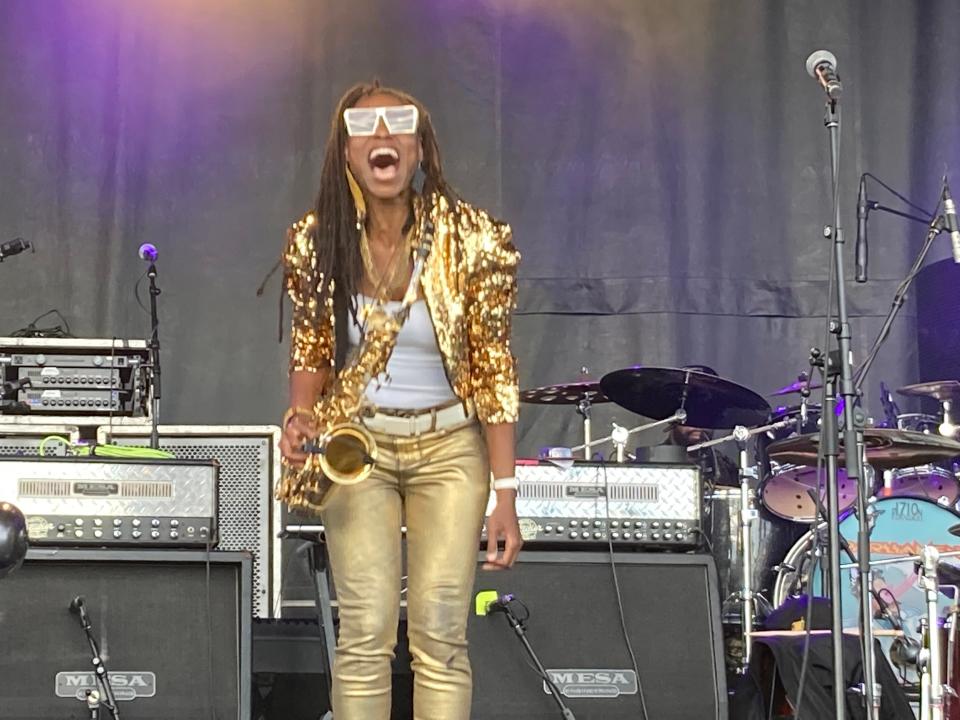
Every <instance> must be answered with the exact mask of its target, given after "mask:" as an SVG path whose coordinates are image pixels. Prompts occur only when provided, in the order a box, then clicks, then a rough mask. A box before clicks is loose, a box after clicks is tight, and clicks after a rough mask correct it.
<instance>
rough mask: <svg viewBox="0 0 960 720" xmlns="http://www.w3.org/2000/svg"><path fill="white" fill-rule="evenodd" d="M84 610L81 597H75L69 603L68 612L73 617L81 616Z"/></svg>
mask: <svg viewBox="0 0 960 720" xmlns="http://www.w3.org/2000/svg"><path fill="white" fill-rule="evenodd" d="M85 609H86V605H84V604H83V595H77V596H76V597H75V598H74V599H73V600H71V601H70V612H72V613H73V614H74V615H82V614H83V611H84V610H85Z"/></svg>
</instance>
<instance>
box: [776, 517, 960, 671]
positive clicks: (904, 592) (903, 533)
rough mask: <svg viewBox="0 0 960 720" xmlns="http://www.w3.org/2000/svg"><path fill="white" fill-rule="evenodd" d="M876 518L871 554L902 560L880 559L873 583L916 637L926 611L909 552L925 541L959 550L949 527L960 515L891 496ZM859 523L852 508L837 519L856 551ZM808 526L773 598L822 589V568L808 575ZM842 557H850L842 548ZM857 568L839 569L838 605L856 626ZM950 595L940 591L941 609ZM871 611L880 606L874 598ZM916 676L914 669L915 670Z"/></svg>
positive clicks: (848, 624) (884, 623)
mask: <svg viewBox="0 0 960 720" xmlns="http://www.w3.org/2000/svg"><path fill="white" fill-rule="evenodd" d="M876 512H877V515H876V524H875V525H874V528H873V532H872V533H871V537H870V557H871V559H872V560H880V559H882V558H895V557H905V558H906V559H904V560H903V561H902V562H897V563H891V564H889V565H878V566H876V567H874V569H873V585H874V587H875V588H876V589H877V591H878V592H880V593H881V594H882V596H883V598H884V600H886V601H888V605H889V607H890V608H891V612H894V613H897V612H899V614H900V617H901V622H902V625H903V629H904V632H905V633H906V634H907V635H909V636H911V637H913V638H914V639H916V640H917V641H918V642H919V641H920V639H921V638H920V633H919V631H918V628H919V624H920V619H921V618H925V617H926V603H925V601H924V594H923V592H922V591H921V590H920V589H919V587H918V586H917V573H916V569H915V566H914V559H913V556H915V555H918V554H919V553H920V551H921V550H922V548H923V546H924V545H930V544H932V545H936V547H937V548H938V549H939V550H940V551H941V552H949V551H960V538H957V537H956V536H954V535H952V534H951V533H950V531H949V528H950V527H951V526H952V525H955V524H956V523H957V522H958V521H960V515H958V514H957V513H955V512H953V511H952V510H949V509H947V508H944V507H941V506H939V505H937V504H936V503H932V502H929V501H927V500H921V499H909V498H889V499H883V500H879V501H877V503H876ZM858 529H859V523H858V522H857V517H856V515H854V514H850V515H848V516H847V517H846V518H845V519H844V520H843V521H842V522H841V523H840V534H841V535H843V537H845V538H846V539H847V541H848V542H849V543H850V546H851V548H853V550H854V552H856V548H857V531H858ZM820 532H821V533H825V532H826V530H825V527H822V528H821V530H820ZM812 538H813V535H812V532H807V533H806V535H804V536H803V537H802V538H800V540H799V541H798V542H797V543H796V545H794V546H793V547H792V548H791V549H790V552H788V553H787V555H786V557H785V558H784V560H783V562H782V563H781V564H780V569H779V572H778V574H777V580H776V583H775V586H774V592H773V602H774V605H776V606H779V605H781V604H783V602H784V601H785V600H786V599H787V598H788V597H790V596H792V595H799V594H802V593H804V592H806V591H807V588H808V587H809V586H810V585H811V583H812V589H813V592H814V594H815V595H823V594H824V590H823V586H822V579H823V577H822V573H821V572H819V571H818V572H817V573H815V574H814V576H813V578H812V580H811V577H810V575H811V572H810V570H811V565H812V561H811V556H810V550H811V546H812ZM841 562H842V563H843V564H848V563H850V562H851V560H850V559H849V558H848V557H847V556H846V554H842V558H841ZM943 562H949V563H951V564H957V563H960V559H958V558H944V559H943ZM858 582H859V581H858V579H857V573H856V571H855V569H845V570H841V571H840V593H841V607H842V609H843V626H844V627H845V628H856V627H857V625H858V615H859V608H860V604H859V600H858V596H859V590H860V586H859V584H858ZM951 602H952V601H951V600H950V599H949V598H948V597H946V596H945V595H941V596H940V609H941V615H943V614H945V612H946V609H947V608H949V607H950V605H951ZM873 605H874V610H875V614H876V615H879V614H880V613H879V608H878V607H877V603H876V601H875V600H874V603H873ZM876 623H877V625H878V626H879V627H883V628H889V629H893V627H894V626H893V623H891V622H890V620H889V619H888V618H886V617H884V618H883V619H880V620H877V621H876ZM880 642H881V645H882V646H883V647H884V651H885V652H887V653H888V654H889V646H890V642H891V641H890V639H889V638H881V640H880ZM914 676H915V673H914Z"/></svg>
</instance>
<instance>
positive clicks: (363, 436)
mask: <svg viewBox="0 0 960 720" xmlns="http://www.w3.org/2000/svg"><path fill="white" fill-rule="evenodd" d="M314 452H316V453H318V458H317V461H318V463H319V465H320V470H321V472H323V474H324V475H325V476H326V477H327V478H329V479H330V480H331V481H332V482H335V483H339V484H341V485H354V484H356V483H358V482H362V481H364V480H366V479H367V477H368V476H369V475H370V472H371V471H372V470H373V466H374V465H375V464H376V462H377V442H376V440H374V439H373V435H371V434H370V431H369V430H367V429H366V428H365V427H364V426H363V425H361V424H359V423H353V422H346V423H340V424H339V425H334V426H333V427H332V428H330V431H329V432H328V433H327V434H326V435H324V436H323V438H321V440H320V443H319V444H318V445H317V446H316V449H315V450H314Z"/></svg>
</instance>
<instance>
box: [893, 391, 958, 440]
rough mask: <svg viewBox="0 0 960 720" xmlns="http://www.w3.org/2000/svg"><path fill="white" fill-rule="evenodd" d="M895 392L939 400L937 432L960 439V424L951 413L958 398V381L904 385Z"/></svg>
mask: <svg viewBox="0 0 960 720" xmlns="http://www.w3.org/2000/svg"><path fill="white" fill-rule="evenodd" d="M897 392H898V393H900V394H901V395H907V396H912V397H928V398H933V399H934V400H937V401H939V403H940V417H941V422H940V424H939V426H938V427H937V432H939V433H940V434H941V435H943V436H944V437H950V438H956V439H960V425H958V423H957V422H956V418H955V417H954V415H953V410H954V407H955V403H956V402H957V401H958V400H960V381H958V380H939V381H936V382H926V383H918V384H916V385H906V386H904V387H902V388H900V389H899V390H897Z"/></svg>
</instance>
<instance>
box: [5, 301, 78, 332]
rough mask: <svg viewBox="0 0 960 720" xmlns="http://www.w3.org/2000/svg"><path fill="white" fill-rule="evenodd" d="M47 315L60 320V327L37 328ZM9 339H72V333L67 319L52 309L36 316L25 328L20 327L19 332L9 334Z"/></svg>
mask: <svg viewBox="0 0 960 720" xmlns="http://www.w3.org/2000/svg"><path fill="white" fill-rule="evenodd" d="M48 315H56V316H57V317H58V318H60V321H61V323H62V326H61V325H51V326H49V327H43V328H38V327H37V323H38V322H39V321H40V320H42V319H43V318H45V317H47V316H48ZM10 336H11V337H59V338H69V337H73V333H72V332H71V330H70V323H68V322H67V319H66V318H65V317H64V316H63V314H62V313H61V312H60V311H59V310H57V309H56V308H53V309H52V310H47V311H46V312H45V313H43V314H41V315H38V316H37V317H35V318H34V319H33V320H31V321H30V322H29V323H28V324H27V326H26V327H22V328H20V329H19V330H14V331H13V332H12V333H10Z"/></svg>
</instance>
